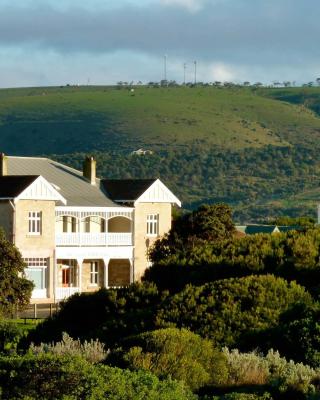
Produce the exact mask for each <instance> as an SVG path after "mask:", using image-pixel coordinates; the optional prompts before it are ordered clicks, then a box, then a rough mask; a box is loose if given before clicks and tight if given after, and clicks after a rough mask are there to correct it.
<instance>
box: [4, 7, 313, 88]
mask: <svg viewBox="0 0 320 400" xmlns="http://www.w3.org/2000/svg"><path fill="white" fill-rule="evenodd" d="M319 15H320V1H319V0H86V1H84V0H0V87H20V86H47V85H48V86H49V85H65V84H80V85H85V84H88V83H89V84H93V85H98V84H115V83H116V82H118V81H128V82H131V81H134V82H137V81H142V82H143V83H147V82H150V81H160V80H161V79H163V78H164V59H165V58H166V65H167V79H168V80H176V81H178V82H182V81H183V78H184V64H186V80H187V81H193V79H194V61H197V80H198V81H205V82H214V81H233V82H237V83H241V82H244V81H249V82H252V83H254V82H262V83H264V84H270V83H272V82H274V81H280V82H282V81H294V82H296V83H297V84H301V83H304V82H309V81H314V80H315V79H316V78H318V77H320V45H319V43H318V42H319V37H320V23H319Z"/></svg>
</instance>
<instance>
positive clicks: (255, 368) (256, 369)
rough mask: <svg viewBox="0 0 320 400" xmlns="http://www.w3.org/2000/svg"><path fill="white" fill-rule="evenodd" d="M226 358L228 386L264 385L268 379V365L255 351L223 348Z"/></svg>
mask: <svg viewBox="0 0 320 400" xmlns="http://www.w3.org/2000/svg"><path fill="white" fill-rule="evenodd" d="M223 353H224V355H225V357H226V360H227V368H228V380H227V382H226V384H227V385H228V386H241V385H265V384H266V383H267V382H268V379H269V375H270V372H269V365H268V362H267V360H266V359H265V358H264V357H261V356H260V355H258V354H257V353H256V352H251V353H240V352H239V351H238V350H237V349H235V350H232V351H229V350H228V349H227V348H224V350H223Z"/></svg>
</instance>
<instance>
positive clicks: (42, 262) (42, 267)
mask: <svg viewBox="0 0 320 400" xmlns="http://www.w3.org/2000/svg"><path fill="white" fill-rule="evenodd" d="M23 261H24V263H25V264H26V265H27V268H26V269H27V270H33V271H41V272H42V288H41V289H37V288H35V289H33V293H32V298H46V293H47V268H48V258H42V257H30V258H24V259H23Z"/></svg>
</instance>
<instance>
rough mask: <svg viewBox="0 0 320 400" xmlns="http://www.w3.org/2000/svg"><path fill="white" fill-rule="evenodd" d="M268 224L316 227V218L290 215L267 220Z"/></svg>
mask: <svg viewBox="0 0 320 400" xmlns="http://www.w3.org/2000/svg"><path fill="white" fill-rule="evenodd" d="M266 223H267V224H270V225H282V226H290V225H291V226H299V227H304V228H314V226H315V223H316V219H315V218H313V217H297V218H293V217H288V216H282V217H278V218H275V219H273V220H271V221H270V220H268V221H266Z"/></svg>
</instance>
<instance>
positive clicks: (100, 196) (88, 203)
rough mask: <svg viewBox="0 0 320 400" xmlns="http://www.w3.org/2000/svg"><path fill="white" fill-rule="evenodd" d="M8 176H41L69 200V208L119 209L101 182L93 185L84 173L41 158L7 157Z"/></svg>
mask: <svg viewBox="0 0 320 400" xmlns="http://www.w3.org/2000/svg"><path fill="white" fill-rule="evenodd" d="M7 160H8V175H9V176H11V175H41V176H43V177H44V178H45V179H46V180H47V181H48V182H49V183H50V184H51V185H52V186H53V187H54V188H55V189H56V190H57V191H58V192H59V193H60V194H61V196H62V197H63V198H64V199H66V200H67V204H68V206H80V207H119V206H118V205H117V204H115V203H114V202H113V201H111V200H110V199H108V197H107V196H106V194H105V193H104V191H103V190H102V189H101V188H100V181H99V179H97V181H96V185H91V184H90V182H88V181H87V180H86V179H85V178H83V176H82V172H80V171H78V170H76V169H73V168H70V167H67V166H66V165H63V164H60V163H58V162H55V161H52V160H50V159H48V158H39V157H10V156H8V157H7Z"/></svg>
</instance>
